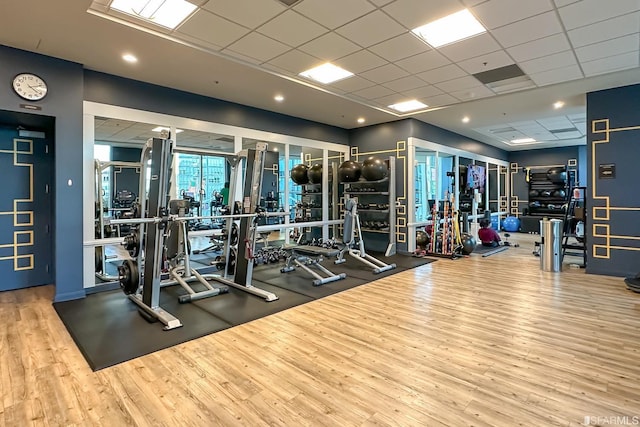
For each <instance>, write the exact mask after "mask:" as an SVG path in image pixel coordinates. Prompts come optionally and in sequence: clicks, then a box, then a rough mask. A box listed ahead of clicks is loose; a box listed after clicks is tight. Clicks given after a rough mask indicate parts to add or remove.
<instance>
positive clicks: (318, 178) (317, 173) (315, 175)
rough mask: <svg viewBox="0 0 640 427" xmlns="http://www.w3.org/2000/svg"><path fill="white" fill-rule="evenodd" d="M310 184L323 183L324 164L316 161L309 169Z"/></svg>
mask: <svg viewBox="0 0 640 427" xmlns="http://www.w3.org/2000/svg"><path fill="white" fill-rule="evenodd" d="M307 177H308V178H309V184H322V164H321V163H316V164H315V165H313V166H311V167H310V168H309V170H308V171H307Z"/></svg>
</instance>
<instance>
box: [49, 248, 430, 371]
mask: <svg viewBox="0 0 640 427" xmlns="http://www.w3.org/2000/svg"><path fill="white" fill-rule="evenodd" d="M377 256H379V254H377ZM381 259H384V260H385V262H395V263H396V264H397V265H398V268H396V269H394V270H391V271H389V272H385V273H382V274H372V273H371V272H370V271H369V270H366V269H363V265H364V264H362V265H361V263H359V262H358V261H356V260H354V259H351V260H349V259H347V262H346V263H344V264H341V265H334V264H333V263H332V262H330V260H326V261H325V263H326V266H327V268H329V269H330V270H331V271H333V272H334V273H340V272H343V271H344V272H347V278H345V279H343V280H339V281H336V282H331V283H327V284H325V285H322V286H313V285H312V283H311V282H312V279H311V276H309V275H308V274H307V273H306V272H304V271H300V270H297V271H294V272H290V273H281V272H280V268H282V266H283V265H284V263H278V264H268V265H260V266H257V267H256V268H255V269H254V276H253V277H254V286H256V287H259V288H262V289H264V290H266V291H269V292H273V293H275V294H276V295H277V296H278V298H279V299H278V300H276V301H272V302H266V301H265V300H264V299H262V298H260V297H257V296H255V295H252V294H249V293H247V292H243V291H241V290H238V289H235V288H233V287H231V288H230V289H229V293H227V294H222V295H218V296H215V297H211V298H206V299H202V300H199V301H194V302H191V303H186V304H180V303H179V302H178V297H179V296H180V295H182V294H184V293H185V291H184V289H182V288H181V287H180V286H170V287H166V288H163V289H162V291H161V293H160V306H161V307H162V308H163V309H164V310H166V311H168V312H169V313H171V314H172V315H174V316H175V317H177V318H178V319H180V321H181V322H182V324H183V326H182V327H180V328H176V329H172V330H170V331H164V330H163V329H162V325H161V324H160V323H157V322H156V323H149V322H147V321H146V320H145V319H144V318H143V317H142V316H140V314H139V313H138V308H137V306H136V305H135V304H134V303H133V302H131V301H129V299H128V298H127V297H126V296H125V295H124V294H123V293H122V292H121V291H120V290H117V291H108V292H98V293H95V294H91V295H88V296H87V297H86V298H84V299H79V300H73V301H65V302H58V303H54V304H53V306H54V308H55V310H56V311H57V313H58V316H59V317H60V319H61V320H62V322H63V323H64V325H65V326H66V328H67V330H68V331H69V333H70V334H71V336H72V338H73V340H74V341H75V342H76V345H77V346H78V348H79V349H80V351H81V352H82V354H83V355H84V357H85V359H86V360H87V362H88V363H89V366H91V368H92V369H93V370H99V369H103V368H106V367H109V366H112V365H116V364H118V363H121V362H124V361H127V360H131V359H134V358H136V357H140V356H143V355H145V354H149V353H153V352H155V351H158V350H162V349H164V348H168V347H172V346H174V345H177V344H180V343H183V342H186V341H190V340H192V339H195V338H198V337H201V336H205V335H209V334H212V333H215V332H218V331H221V330H223V329H227V328H230V327H232V326H236V325H240V324H242V323H246V322H249V321H251V320H255V319H259V318H261V317H264V316H268V315H270V314H274V313H277V312H279V311H282V310H286V309H288V308H291V307H295V306H296V305H300V304H304V303H307V302H309V301H313V300H314V299H318V298H323V297H325V296H328V295H331V294H334V293H337V292H341V291H343V290H346V289H350V288H353V287H355V286H360V285H363V284H366V283H368V282H371V281H373V280H376V279H377V278H379V277H382V276H385V275H391V274H395V273H398V272H400V271H403V270H406V269H408V268H413V267H417V266H419V265H423V264H428V263H429V262H433V261H435V260H434V259H429V258H412V257H409V256H400V255H395V256H393V257H389V258H381ZM210 270H213V271H215V267H212V268H210ZM194 286H195V287H197V286H198V285H194Z"/></svg>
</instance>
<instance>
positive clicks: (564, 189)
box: [529, 172, 570, 218]
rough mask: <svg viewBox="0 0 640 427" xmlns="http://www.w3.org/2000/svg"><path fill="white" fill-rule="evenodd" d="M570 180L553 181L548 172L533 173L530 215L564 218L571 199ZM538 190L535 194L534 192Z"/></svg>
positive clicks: (530, 192)
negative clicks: (548, 176)
mask: <svg viewBox="0 0 640 427" xmlns="http://www.w3.org/2000/svg"><path fill="white" fill-rule="evenodd" d="M569 190H570V188H569V185H568V180H564V181H562V182H553V181H550V180H549V179H548V178H547V173H546V172H544V173H542V172H541V173H532V174H531V176H530V178H529V215H532V216H546V217H552V218H563V217H564V215H565V211H566V204H567V203H568V201H569ZM535 192H537V193H538V194H537V195H535V194H533V193H535Z"/></svg>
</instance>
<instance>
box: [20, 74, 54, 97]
mask: <svg viewBox="0 0 640 427" xmlns="http://www.w3.org/2000/svg"><path fill="white" fill-rule="evenodd" d="M13 90H14V91H15V93H16V94H17V95H18V96H19V97H21V98H23V99H26V100H28V101H39V100H41V99H42V98H44V97H45V96H46V95H47V83H46V82H45V81H44V80H43V79H42V78H41V77H38V76H36V75H35V74H31V73H21V74H18V75H17V76H15V77H14V78H13Z"/></svg>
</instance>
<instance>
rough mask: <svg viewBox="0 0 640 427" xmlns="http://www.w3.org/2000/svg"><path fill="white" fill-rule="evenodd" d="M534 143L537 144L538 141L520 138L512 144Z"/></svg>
mask: <svg viewBox="0 0 640 427" xmlns="http://www.w3.org/2000/svg"><path fill="white" fill-rule="evenodd" d="M532 142H536V140H535V139H533V138H518V139H512V140H511V143H512V144H530V143H532Z"/></svg>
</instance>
